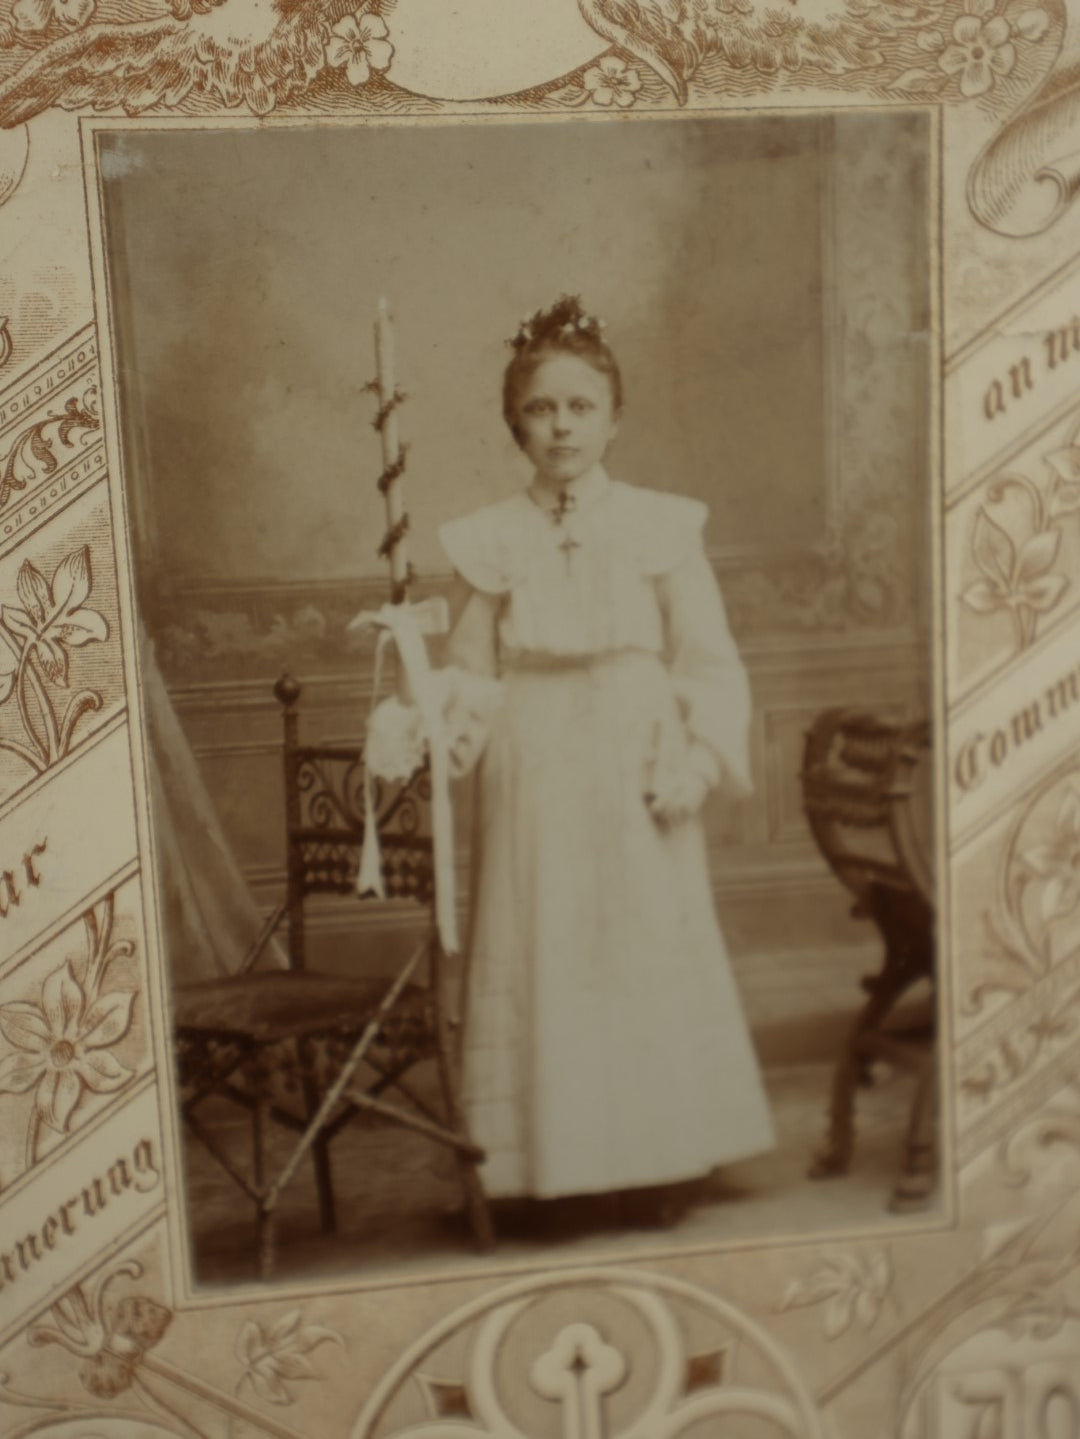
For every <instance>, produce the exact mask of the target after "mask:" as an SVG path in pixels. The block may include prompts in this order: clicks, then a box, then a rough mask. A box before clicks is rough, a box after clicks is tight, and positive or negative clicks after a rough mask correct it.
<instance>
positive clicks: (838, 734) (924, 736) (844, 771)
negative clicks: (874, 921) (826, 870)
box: [802, 709, 933, 908]
mask: <svg viewBox="0 0 1080 1439" xmlns="http://www.w3.org/2000/svg"><path fill="white" fill-rule="evenodd" d="M929 756H930V726H929V725H928V724H927V723H926V722H925V721H918V722H915V723H912V724H894V723H890V722H888V721H886V720H883V719H881V718H880V717H878V716H875V715H872V714H867V713H865V712H863V711H860V710H846V709H831V710H826V711H825V712H824V713H823V714H821V715H819V716H818V718H817V719H816V720H815V721H814V724H813V725H812V726H811V728H810V730H809V732H808V733H807V736H806V744H805V748H804V751H803V767H802V791H803V805H804V810H805V814H806V819H807V823H808V824H809V826H810V829H811V832H812V833H813V835H814V838H815V840H816V841H817V844H818V847H819V849H820V850H821V852H822V854H823V855H824V857H825V859H826V860H827V861H828V863H829V865H830V866H831V868H832V870H833V872H834V873H835V874H836V875H837V877H838V878H839V879H840V880H842V882H843V883H844V884H845V885H847V887H848V888H849V889H851V890H852V891H853V892H854V893H855V894H856V895H857V896H858V897H859V899H865V898H866V896H867V894H868V892H869V891H870V890H871V889H875V888H877V889H880V888H882V887H884V888H886V889H891V890H898V891H904V892H907V893H909V894H915V895H917V896H918V897H919V899H920V900H922V901H923V902H925V904H927V905H928V906H930V907H931V908H932V907H933V858H932V842H931V840H930V839H929V831H930V829H931V828H932V826H931V825H930V824H929V822H928V815H929V812H930V807H931V795H930V790H929V778H930V768H931V767H930V764H929Z"/></svg>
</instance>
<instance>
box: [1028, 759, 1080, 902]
mask: <svg viewBox="0 0 1080 1439" xmlns="http://www.w3.org/2000/svg"><path fill="white" fill-rule="evenodd" d="M1020 861H1021V863H1022V864H1023V865H1025V866H1026V868H1027V869H1029V870H1030V871H1031V873H1032V874H1034V875H1037V876H1038V877H1039V879H1041V880H1043V881H1044V883H1043V887H1042V894H1041V896H1040V898H1039V908H1040V911H1041V913H1042V917H1043V923H1044V924H1051V923H1052V922H1053V921H1054V920H1056V919H1062V918H1063V917H1064V916H1065V915H1067V914H1071V913H1072V912H1073V910H1074V909H1076V907H1077V905H1080V789H1077V787H1076V785H1070V786H1069V788H1068V789H1067V790H1066V791H1065V794H1064V795H1063V797H1062V800H1061V804H1060V806H1059V807H1058V813H1057V822H1056V824H1055V826H1054V832H1053V834H1052V835H1051V837H1050V839H1049V841H1048V842H1047V843H1046V844H1040V845H1036V846H1035V848H1034V849H1029V850H1025V851H1024V852H1023V853H1021V855H1020Z"/></svg>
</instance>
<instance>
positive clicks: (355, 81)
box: [326, 11, 394, 89]
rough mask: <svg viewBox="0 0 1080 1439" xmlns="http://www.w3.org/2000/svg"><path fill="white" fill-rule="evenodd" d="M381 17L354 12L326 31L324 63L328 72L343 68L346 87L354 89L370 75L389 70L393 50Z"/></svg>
mask: <svg viewBox="0 0 1080 1439" xmlns="http://www.w3.org/2000/svg"><path fill="white" fill-rule="evenodd" d="M389 33H390V32H389V31H388V30H387V28H386V21H385V20H384V19H383V18H382V16H381V15H370V14H365V13H362V12H360V11H358V12H357V13H356V14H354V15H343V16H342V18H341V19H340V20H339V21H338V22H337V24H336V25H333V26H332V27H331V29H330V38H329V40H327V42H326V63H327V64H328V65H329V66H331V68H332V69H335V70H340V69H342V67H344V70H345V74H346V75H347V76H348V80H349V84H350V85H355V86H356V87H357V89H359V87H360V86H361V85H366V84H367V82H368V81H369V80H370V79H371V72H372V71H373V70H376V71H384V70H389V68H390V62H391V60H392V59H393V58H394V47H393V45H391V44H390V41H389V39H388V36H389Z"/></svg>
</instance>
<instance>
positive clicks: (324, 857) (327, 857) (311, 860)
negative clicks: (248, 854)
mask: <svg viewBox="0 0 1080 1439" xmlns="http://www.w3.org/2000/svg"><path fill="white" fill-rule="evenodd" d="M300 694H301V689H300V685H299V684H298V683H297V682H296V680H294V679H293V678H291V676H289V675H283V676H282V677H281V679H279V680H278V682H277V684H275V686H274V695H275V698H276V699H277V700H278V703H279V704H280V705H281V708H282V722H283V730H284V745H283V751H282V758H283V773H284V781H285V852H286V911H287V916H288V929H289V958H290V962H291V964H292V966H293V967H294V968H296V969H302V968H303V967H304V964H305V935H304V901H305V899H306V898H307V896H308V895H312V894H354V893H355V892H356V879H357V873H358V871H359V867H360V852H361V849H362V847H363V843H364V830H365V820H364V755H363V747H362V746H361V745H355V746H342V745H318V744H316V745H305V744H301V743H300V715H299V701H300ZM372 797H373V807H374V811H375V825H376V828H377V830H378V834H379V846H380V850H381V852H382V876H383V885H384V887H385V891H386V898H387V899H395V900H412V901H414V902H415V903H417V904H421V905H430V904H431V902H432V899H433V897H434V891H435V877H434V876H435V869H434V852H433V846H432V838H431V803H430V802H431V781H430V776H429V773H428V770H427V767H426V766H425V767H423V768H422V769H419V770H417V772H416V773H415V774H414V775H412V776H411V777H410V778H409V779H408V780H406V781H405V782H404V783H401V784H397V783H390V782H388V781H385V780H380V779H376V780H374V781H373V784H372Z"/></svg>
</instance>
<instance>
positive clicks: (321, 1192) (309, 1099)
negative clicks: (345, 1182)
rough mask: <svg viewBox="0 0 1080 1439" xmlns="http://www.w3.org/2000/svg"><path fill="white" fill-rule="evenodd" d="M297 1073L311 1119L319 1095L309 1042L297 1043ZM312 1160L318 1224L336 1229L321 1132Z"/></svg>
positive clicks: (325, 1230) (327, 1229)
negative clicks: (298, 1069)
mask: <svg viewBox="0 0 1080 1439" xmlns="http://www.w3.org/2000/svg"><path fill="white" fill-rule="evenodd" d="M299 1060H300V1073H301V1075H302V1086H303V1093H304V1107H305V1109H306V1111H307V1117H308V1120H309V1121H310V1120H311V1119H313V1118H314V1116H315V1114H316V1112H317V1111H318V1108H319V1104H320V1101H321V1099H322V1095H321V1093H320V1090H319V1086H318V1084H317V1083H316V1081H315V1074H314V1068H313V1066H314V1062H315V1056H314V1053H313V1051H312V1047H311V1045H310V1044H307V1043H301V1044H300V1045H299ZM311 1162H312V1165H313V1167H314V1170H315V1190H316V1194H317V1195H318V1200H319V1225H320V1227H321V1229H322V1231H323V1233H324V1234H333V1233H334V1232H335V1230H336V1229H337V1207H336V1205H335V1203H334V1174H333V1169H332V1167H331V1163H330V1144H329V1140H328V1139H327V1137H326V1136H325V1135H324V1134H319V1135H317V1136H316V1138H315V1140H314V1142H313V1143H312V1146H311Z"/></svg>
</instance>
